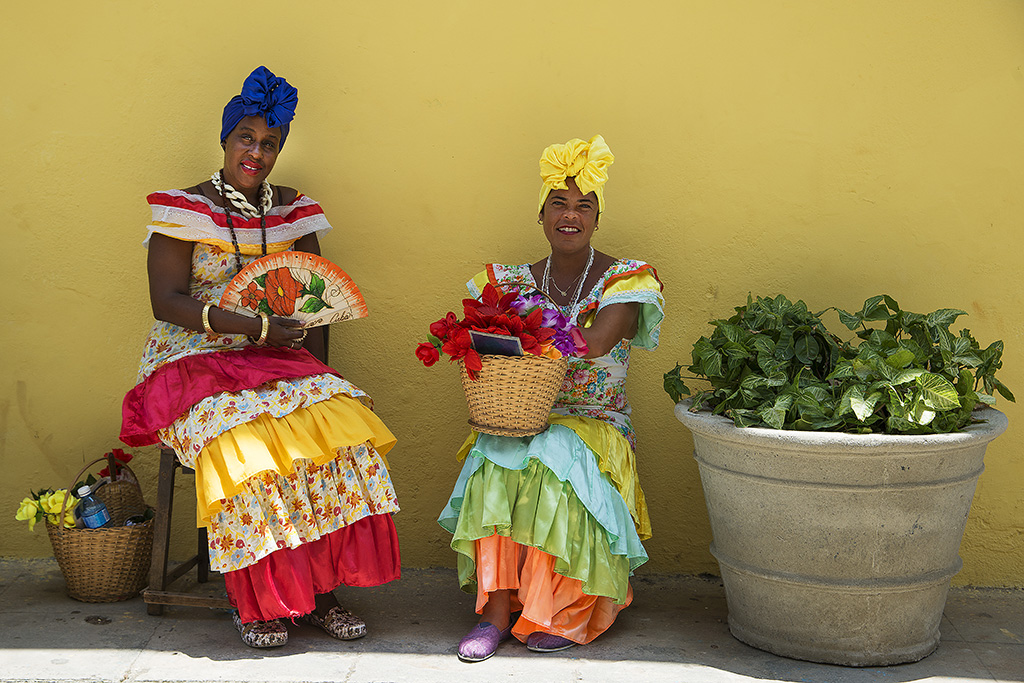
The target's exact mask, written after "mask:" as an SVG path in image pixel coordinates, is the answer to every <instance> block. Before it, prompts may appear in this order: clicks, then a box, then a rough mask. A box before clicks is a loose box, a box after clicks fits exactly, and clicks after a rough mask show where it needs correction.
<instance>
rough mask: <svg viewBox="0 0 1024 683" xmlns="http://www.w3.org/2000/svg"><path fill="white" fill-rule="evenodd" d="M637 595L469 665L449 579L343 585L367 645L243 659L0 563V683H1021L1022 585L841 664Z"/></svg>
mask: <svg viewBox="0 0 1024 683" xmlns="http://www.w3.org/2000/svg"><path fill="white" fill-rule="evenodd" d="M221 585H222V584H221ZM633 586H634V592H635V600H634V603H633V606H632V607H630V608H629V609H627V610H625V611H624V612H623V613H622V614H621V615H620V617H619V619H618V621H617V622H616V624H615V626H613V627H612V629H611V630H610V631H609V632H608V633H606V634H604V635H603V636H601V638H599V639H598V640H596V641H595V642H594V643H593V644H591V645H588V646H586V647H576V648H572V649H570V650H566V651H564V652H559V653H554V654H548V655H541V654H535V653H532V652H529V651H527V650H526V648H525V647H523V646H522V645H521V644H519V643H518V642H516V641H508V642H506V643H504V644H503V645H502V646H501V647H500V649H499V650H498V653H497V654H496V655H495V656H494V657H492V658H491V659H490V660H488V661H485V662H481V663H478V664H464V663H462V662H460V661H458V659H457V658H456V657H455V654H454V653H455V646H456V644H457V643H458V641H459V639H460V638H461V637H462V636H463V634H464V633H465V632H466V631H467V630H468V629H469V628H470V627H471V626H472V625H473V624H474V623H475V621H476V619H475V618H474V615H473V613H472V606H473V598H472V596H469V595H465V594H463V593H462V592H461V591H459V590H458V588H457V587H456V582H455V575H454V572H453V571H449V570H440V569H434V570H422V569H417V570H412V569H410V570H406V571H405V572H404V574H403V577H402V579H401V580H400V581H397V582H394V583H392V584H390V585H387V586H382V587H379V588H372V589H348V588H344V589H339V590H338V591H337V595H338V598H339V600H340V601H341V602H342V604H343V605H345V606H347V607H349V608H350V609H352V611H354V612H356V613H357V614H359V615H361V616H362V617H363V618H364V619H365V620H366V622H367V625H368V628H369V635H368V636H367V637H366V638H363V639H361V640H357V641H351V642H347V643H345V642H340V641H336V640H333V639H331V638H329V637H328V636H327V635H326V634H324V633H323V632H321V631H319V630H317V629H315V628H313V627H310V626H290V627H289V631H290V639H289V642H288V644H287V645H286V646H284V647H282V648H279V649H276V650H253V649H250V648H248V647H245V646H244V645H243V644H242V643H241V641H240V640H239V638H238V634H237V632H236V631H235V629H234V627H233V626H232V624H231V619H230V617H229V616H228V613H227V612H224V611H214V610H207V609H201V608H185V607H169V608H167V609H166V611H165V613H164V615H163V616H160V617H153V616H149V615H147V614H146V606H145V605H144V604H143V603H142V601H141V599H138V598H136V599H133V600H129V601H126V602H119V603H104V604H90V603H83V602H77V601H75V600H72V599H70V598H68V597H66V596H65V594H64V581H63V578H62V577H61V574H60V570H59V569H58V568H57V566H56V563H55V562H54V561H53V560H0V679H2V680H3V681H124V682H143V681H218V682H223V681H245V682H246V683H254V682H257V681H288V682H298V681H346V682H347V683H363V682H367V683H369V682H380V683H383V682H385V681H417V682H420V681H422V682H426V683H431V682H435V681H436V682H444V683H455V682H457V681H495V680H503V681H531V683H542V682H547V681H617V682H618V683H628V682H632V681H637V682H639V681H658V682H660V681H671V682H673V683H681V682H689V681H694V682H700V683H715V682H718V681H723V682H725V681H754V680H756V681H786V682H796V681H811V682H815V683H864V682H868V681H886V682H889V681H892V682H904V681H906V682H909V681H949V682H956V683H964V682H965V681H1004V682H1010V681H1014V682H1024V591H1022V590H997V589H954V590H953V591H952V592H951V593H950V597H949V600H948V602H947V605H946V612H945V618H944V619H943V623H942V644H941V645H940V646H939V649H938V650H937V651H936V652H935V653H934V654H932V655H931V656H929V657H926V658H925V659H924V660H922V661H920V662H916V663H914V664H905V665H901V666H893V667H880V668H868V669H848V668H843V667H834V666H828V665H822V664H811V663H808V662H800V661H796V660H791V659H786V658H783V657H776V656H774V655H771V654H768V653H766V652H762V651H761V650H757V649H754V648H751V647H748V646H746V645H744V644H743V643H740V642H739V641H737V640H735V639H734V638H733V637H732V636H731V635H729V629H728V626H727V624H726V608H725V596H724V592H723V589H722V586H721V583H720V582H719V581H718V579H717V578H709V579H708V580H704V579H701V578H697V577H680V576H661V575H653V576H652V575H643V574H641V575H638V576H637V577H635V579H634V584H633ZM203 588H206V587H203ZM213 589H215V590H216V589H217V586H216V585H214V586H213Z"/></svg>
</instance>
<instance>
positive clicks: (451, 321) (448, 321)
mask: <svg viewBox="0 0 1024 683" xmlns="http://www.w3.org/2000/svg"><path fill="white" fill-rule="evenodd" d="M459 328H461V325H459V319H458V318H457V317H455V314H454V313H452V312H451V311H449V312H448V315H446V316H445V317H443V318H441V319H440V320H438V321H437V322H436V323H431V324H430V334H432V335H434V336H435V337H437V338H438V339H440V340H441V341H442V342H443V341H444V340H445V339H447V338H448V335H449V334H450V333H451V331H452V330H457V329H459Z"/></svg>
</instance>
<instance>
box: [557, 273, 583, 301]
mask: <svg viewBox="0 0 1024 683" xmlns="http://www.w3.org/2000/svg"><path fill="white" fill-rule="evenodd" d="M582 277H583V273H580V274H579V275H577V276H576V279H575V280H573V281H572V282H570V283H569V285H568V286H567V287H566V288H565V289H562V288H561V287H559V286H558V283H557V282H555V278H551V280H550V283H551V286H552V287H554V288H555V291H557V292H558V293H559V294H561V295H562V296H564V297H568V296H569V292H571V291H572V288H573V287H574V286H575V285H576V283H577V282H578V281H579V280H580V278H582Z"/></svg>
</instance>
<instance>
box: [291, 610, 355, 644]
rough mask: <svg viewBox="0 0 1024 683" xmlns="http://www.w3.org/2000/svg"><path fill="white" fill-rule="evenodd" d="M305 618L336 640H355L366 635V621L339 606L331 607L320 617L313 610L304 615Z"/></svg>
mask: <svg viewBox="0 0 1024 683" xmlns="http://www.w3.org/2000/svg"><path fill="white" fill-rule="evenodd" d="M305 620H306V621H307V622H309V623H310V624H314V625H316V626H319V627H320V628H322V629H323V630H324V631H325V632H326V633H327V635H329V636H331V637H332V638H337V639H338V640H355V639H356V638H362V637H363V636H365V635H366V622H365V621H363V620H362V619H360V618H359V617H357V616H356V615H354V614H352V613H351V612H349V611H348V610H347V609H342V608H341V607H337V606H335V607H332V608H331V609H329V610H328V611H327V614H326V615H325V616H324V617H323V618H321V617H319V616H317V614H316V613H315V612H310V613H309V614H307V615H306V616H305Z"/></svg>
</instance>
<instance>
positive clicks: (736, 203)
mask: <svg viewBox="0 0 1024 683" xmlns="http://www.w3.org/2000/svg"><path fill="white" fill-rule="evenodd" d="M0 31H2V37H0V63H2V64H3V69H2V76H0V84H2V88H0V131H2V134H3V142H2V144H0V148H2V152H0V158H2V160H3V163H2V164H0V188H2V192H3V196H4V198H5V200H6V201H5V207H4V210H3V211H2V213H0V216H2V217H0V236H2V241H0V244H2V245H3V252H4V266H3V268H2V269H0V281H2V285H3V298H2V304H0V306H2V311H3V315H2V319H0V349H2V351H0V354H2V360H0V459H2V471H3V482H4V485H3V486H2V487H0V513H2V516H0V520H2V521H0V555H8V556H21V557H31V556H43V555H47V554H49V552H50V549H49V546H48V543H47V539H46V534H45V532H42V531H40V530H39V529H37V531H36V532H35V533H34V534H30V533H29V532H28V529H27V527H26V526H25V525H24V524H22V523H18V522H15V521H14V520H13V514H14V510H15V508H16V506H17V502H18V500H20V498H21V497H22V496H23V495H24V494H25V493H26V492H27V490H28V489H30V488H34V487H41V486H60V485H66V484H67V483H68V479H69V478H70V477H72V476H73V475H74V473H75V472H76V471H77V470H78V468H79V467H80V465H81V464H82V463H83V462H84V460H85V459H86V458H91V457H93V456H96V455H99V454H102V453H103V451H105V450H107V449H109V448H111V447H113V446H116V445H117V442H116V435H117V433H118V428H119V424H120V402H121V397H122V396H123V394H124V392H125V391H127V390H128V389H129V388H130V387H131V386H132V384H133V383H134V380H135V371H136V367H137V361H138V357H139V355H140V352H141V347H142V342H143V339H144V337H145V334H146V332H147V330H148V327H149V325H150V321H151V314H150V311H149V304H148V299H147V292H146V280H145V273H144V270H145V251H144V250H143V249H142V247H141V245H140V242H141V240H142V238H143V235H144V230H143V228H144V226H145V224H146V222H147V218H148V210H147V207H146V204H145V195H146V194H147V193H149V192H151V191H154V190H158V189H169V188H175V187H185V186H189V185H192V184H194V183H196V182H198V181H200V180H202V179H204V178H205V177H207V176H208V175H209V174H210V173H211V172H212V171H214V170H216V169H217V168H219V164H220V154H219V153H220V147H219V145H218V144H217V135H218V132H219V125H220V124H219V122H220V112H221V108H222V107H223V105H224V103H225V102H226V101H227V100H228V98H230V97H231V96H232V95H234V94H235V93H237V91H238V89H239V88H240V85H241V81H242V79H243V78H244V77H245V75H246V74H248V72H249V71H250V70H251V69H252V68H253V67H255V66H257V65H259V64H266V65H267V66H268V67H270V68H271V69H272V70H274V71H275V72H277V73H278V74H281V75H284V76H285V77H287V78H288V79H289V80H290V82H292V83H293V84H294V85H296V86H297V87H298V89H299V98H300V99H299V110H298V117H297V118H296V120H295V122H294V125H293V128H292V133H291V137H290V138H289V140H288V144H287V146H286V148H285V150H284V152H283V154H282V156H281V158H280V161H279V163H278V165H277V168H276V169H275V171H274V174H273V176H272V177H271V180H272V181H274V182H277V183H281V184H286V185H292V186H294V187H297V188H299V189H301V190H303V191H304V192H306V193H307V194H309V195H310V196H312V197H314V198H316V199H318V200H320V201H321V202H322V203H323V205H324V207H325V209H326V211H327V214H328V217H329V218H330V219H331V220H332V222H333V224H334V225H335V231H334V232H333V233H332V234H330V235H329V236H328V237H327V238H326V239H325V240H324V245H323V246H324V251H325V253H326V255H327V256H329V257H330V258H332V259H333V260H335V261H336V262H338V263H339V264H340V265H341V266H342V267H343V268H345V269H346V270H347V271H348V272H349V273H350V274H351V275H352V276H353V278H354V279H355V280H356V281H357V282H358V283H359V284H360V285H361V287H362V289H363V292H364V294H365V296H366V298H367V300H368V302H369V304H370V307H371V311H372V315H371V317H370V318H369V319H367V320H362V321H356V322H351V323H345V324H342V325H338V326H336V327H335V328H334V333H333V335H334V336H333V342H332V355H333V358H332V359H333V361H334V364H335V365H336V366H337V367H338V368H339V369H340V370H341V371H342V372H343V373H344V374H345V375H346V377H348V378H349V379H351V380H352V381H354V382H355V383H356V384H357V385H359V386H360V387H362V388H364V389H365V390H367V391H368V392H370V393H371V394H372V395H373V396H374V397H375V399H376V401H377V408H378V411H379V413H380V414H381V415H382V416H383V418H384V419H385V421H386V422H387V423H388V424H389V425H390V426H391V427H392V428H393V430H394V431H395V433H396V434H397V435H398V437H399V439H400V442H399V446H398V447H397V448H396V450H395V451H393V454H392V456H391V463H392V466H393V475H394V480H395V484H396V486H397V489H398V492H399V496H400V501H401V503H402V506H403V512H402V513H401V514H400V515H399V516H398V517H397V518H396V523H397V524H398V528H399V533H400V536H401V540H402V543H403V547H402V550H403V560H404V562H405V564H406V565H408V566H418V567H422V566H445V565H451V564H452V563H453V561H454V560H453V555H452V553H451V552H450V551H449V550H448V549H447V542H448V539H447V538H446V535H445V534H444V533H443V532H442V530H441V529H440V528H439V527H438V526H437V525H436V524H435V523H434V519H435V517H436V515H437V513H438V511H439V510H440V508H441V506H442V505H443V503H444V501H445V500H446V497H447V495H448V493H449V492H450V490H451V486H452V483H453V482H454V479H455V476H456V472H457V468H458V465H457V463H456V462H455V461H454V459H453V453H454V451H455V449H456V447H457V446H458V445H459V444H460V443H461V441H462V439H463V436H464V432H465V424H464V422H465V419H466V417H467V416H466V412H465V407H464V404H463V399H462V397H461V394H460V389H459V387H458V380H457V373H456V371H455V368H453V367H450V366H447V365H438V366H435V367H434V368H431V369H424V368H423V367H422V366H420V365H418V364H417V362H416V361H415V359H414V357H413V354H412V350H413V348H414V346H415V345H416V343H417V342H418V341H420V340H421V339H422V338H423V336H424V334H425V333H426V327H427V324H428V323H429V322H431V321H432V320H434V319H436V318H438V317H440V316H441V315H442V314H443V313H444V312H445V311H446V310H449V309H450V308H454V307H457V306H458V302H459V299H461V298H462V296H463V290H462V283H463V282H464V281H465V280H467V279H468V278H469V277H470V276H472V275H473V274H474V273H475V272H476V271H477V270H479V268H480V266H481V264H482V263H484V262H485V261H488V260H504V261H509V262H521V261H524V260H537V259H540V258H541V257H543V256H544V255H545V254H546V252H547V250H546V242H545V241H544V239H543V237H542V234H541V230H540V228H539V227H538V226H537V225H536V223H535V218H536V215H535V212H536V204H535V202H536V197H537V190H538V177H537V157H538V156H539V153H540V151H541V149H542V148H543V147H544V146H545V145H547V144H549V143H551V142H556V141H564V140H566V139H568V138H570V137H576V136H579V137H589V136H591V135H593V134H595V133H602V134H603V135H604V136H605V137H606V139H607V140H608V142H609V144H610V145H611V148H612V150H613V151H614V153H615V155H616V159H617V160H616V163H615V165H614V166H613V167H612V168H611V173H610V175H611V180H610V181H609V184H608V186H607V195H606V196H607V202H608V206H607V212H606V215H605V216H604V217H603V220H602V223H601V231H600V232H599V233H598V236H597V239H596V246H597V247H598V248H600V249H602V250H604V251H607V252H609V253H611V254H613V255H618V256H629V257H633V258H640V259H644V260H647V261H650V262H652V263H654V264H655V265H656V266H657V267H658V269H659V272H660V274H661V276H662V278H663V279H664V281H665V284H666V292H665V293H666V296H667V299H668V311H667V314H668V317H667V319H666V322H665V326H664V329H663V332H662V346H661V348H659V349H658V350H657V351H656V352H655V353H645V352H637V353H636V354H635V356H634V358H635V361H634V367H633V368H632V372H631V377H630V382H631V384H630V391H631V397H632V400H633V404H634V409H635V421H636V427H637V430H638V432H639V435H640V451H639V460H640V471H641V476H642V477H643V479H644V482H645V487H646V490H647V495H648V500H649V503H650V506H651V516H652V518H653V523H654V530H655V536H654V538H653V539H652V540H651V541H650V542H649V543H648V549H649V552H650V556H651V562H650V563H649V565H647V567H646V568H644V569H642V570H641V571H659V572H686V573H694V572H704V571H709V572H714V571H716V569H717V568H716V566H715V564H714V561H713V559H712V558H711V556H710V554H709V553H708V550H707V547H708V543H709V541H710V534H709V527H708V523H707V517H706V511H705V508H704V502H703V499H702V496H701V489H700V483H699V479H698V476H697V468H696V465H695V463H694V461H693V459H692V458H691V445H690V437H689V434H688V433H687V432H686V430H685V429H684V428H683V427H682V426H681V425H680V424H679V423H678V422H676V420H675V418H674V417H673V414H672V407H673V406H672V404H671V403H670V401H669V399H668V398H667V397H666V395H665V394H664V393H663V392H662V390H661V388H660V383H661V381H660V380H661V374H662V373H663V372H664V371H665V370H667V369H668V368H670V367H672V366H673V364H674V363H675V361H677V360H688V358H689V349H690V345H691V344H692V342H693V340H694V339H696V338H697V337H698V336H699V335H700V334H703V333H705V332H706V331H707V330H708V329H709V328H708V327H707V325H706V322H707V321H708V320H709V319H711V318H716V317H721V316H726V315H728V314H729V313H730V312H731V309H732V307H733V306H735V305H737V304H738V303H740V302H741V301H742V300H744V298H745V297H746V294H747V292H748V291H750V292H753V293H755V294H775V293H778V292H782V293H785V294H786V295H788V296H789V297H791V298H803V299H804V300H805V301H806V302H807V303H808V305H809V306H810V307H811V308H813V309H818V308H824V307H825V306H828V305H839V306H842V307H846V308H854V307H857V306H859V305H860V303H861V302H862V301H863V300H864V299H865V298H866V297H868V296H870V295H873V294H876V293H881V292H885V293H888V294H891V295H893V296H894V297H896V298H897V299H898V300H899V301H900V303H901V304H903V305H904V306H905V307H906V308H908V309H910V310H915V311H926V310H932V309H934V308H939V307H959V308H963V309H966V310H968V311H969V312H970V318H969V319H967V325H968V326H969V327H970V328H971V329H972V331H973V332H974V334H975V335H976V336H977V337H978V339H979V340H981V341H982V342H983V343H987V342H989V341H992V340H994V339H997V338H999V339H1003V340H1004V341H1005V343H1006V349H1007V350H1006V354H1005V363H1006V366H1007V367H1006V370H1005V373H1004V374H1003V375H1002V376H1003V379H1004V381H1005V382H1006V383H1007V384H1009V385H1010V386H1011V387H1012V388H1015V389H1016V390H1017V393H1018V395H1021V396H1024V355H1022V354H1024V338H1022V337H1024V324H1022V322H1021V321H1022V320H1024V318H1022V311H1024V287H1022V285H1021V273H1020V268H1019V264H1020V259H1021V256H1020V255H1021V253H1024V244H1022V242H1024V231H1022V225H1021V219H1022V216H1024V211H1022V209H1024V200H1022V199H1021V197H1022V195H1024V191H1022V188H1024V161H1022V160H1024V71H1022V65H1024V3H1020V2H1017V1H1015V0H1006V1H1003V2H997V1H987V0H976V1H973V2H969V3H968V2H962V1H959V0H913V1H909V0H908V1H903V2H891V1H890V0H860V1H858V2H820V1H819V0H789V1H786V2H782V1H778V2H761V1H755V0H749V1H747V2H738V1H725V0H718V1H716V2H695V1H691V0H660V1H657V2H654V1H652V2H646V3H622V2H597V1H593V0H592V1H590V2H576V1H566V2H560V3H551V2H536V1H533V0H529V1H523V2H518V3H511V4H509V3H503V4H502V3H492V2H479V1H475V2H474V1H469V0H464V1H454V0H437V1H435V2H391V3H384V2H365V1H363V2H349V1H345V2H337V1H333V0H330V1H329V0H321V1H316V2H314V1H310V2H303V3H298V4H297V5H296V6H295V9H285V8H284V5H282V4H281V3H279V2H260V1H252V2H246V3H229V2H224V3H220V2H195V1H193V0H179V1H178V2H174V3H152V2H129V1H125V2H101V3H95V2H93V3H83V2H70V1H66V0H65V1H58V2H34V3H33V2H12V3H6V5H5V7H4V13H3V20H2V29H0ZM1002 407H1003V409H1004V410H1006V412H1007V413H1008V414H1009V417H1010V424H1011V427H1010V430H1009V431H1008V432H1007V433H1006V434H1005V435H1004V436H1003V437H1001V438H1000V439H999V440H997V441H996V442H995V443H993V444H992V446H991V447H990V448H989V453H988V458H987V471H986V472H985V474H984V475H983V476H982V478H981V482H980V484H979V487H978V492H977V495H976V498H975V503H974V508H973V510H972V512H971V517H970V520H969V522H968V525H967V533H966V537H965V540H964V544H963V548H962V555H963V558H964V570H963V572H962V573H961V574H960V575H959V576H958V577H957V579H956V580H957V582H959V583H969V584H979V585H991V586H1009V585H1014V586H1021V585H1024V523H1022V521H1021V520H1022V519H1024V503H1022V496H1021V494H1020V491H1021V482H1022V480H1024V444H1022V443H1021V440H1020V435H1021V433H1022V429H1024V427H1022V425H1024V410H1022V408H1024V406H1015V405H1012V404H1005V405H1003V406H1002ZM138 454H139V456H140V457H139V458H137V460H136V461H135V462H136V463H137V471H138V472H139V474H140V475H141V476H142V477H143V478H144V479H145V480H146V482H147V487H148V492H149V495H150V498H151V499H152V498H154V497H155V495H154V492H153V490H154V480H155V456H156V452H155V449H141V450H139V451H138ZM133 464H134V463H133ZM187 483H188V482H187V481H186V482H185V484H186V485H183V486H182V487H181V488H180V496H179V505H185V504H187V503H189V500H190V497H191V495H192V494H190V492H189V491H188V486H187ZM188 517H189V513H188V512H184V513H181V514H180V515H179V519H178V520H177V521H178V525H179V528H178V530H177V535H176V539H175V545H174V553H175V554H177V555H178V556H181V555H183V554H184V552H185V551H186V550H187V546H188V541H187V537H186V533H185V532H186V531H187V527H188V522H189V521H190V520H189V519H188Z"/></svg>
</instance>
